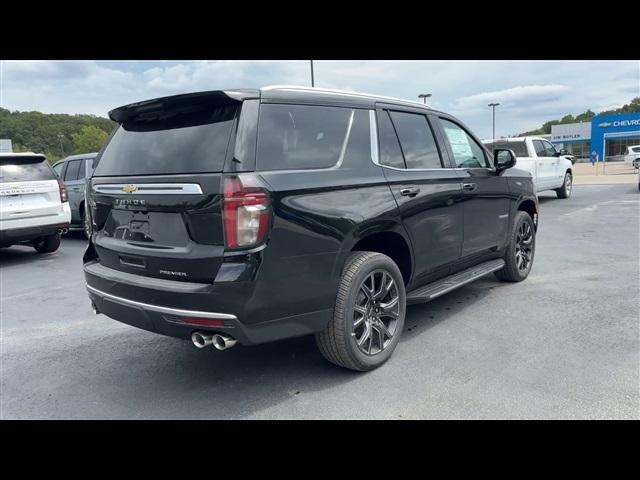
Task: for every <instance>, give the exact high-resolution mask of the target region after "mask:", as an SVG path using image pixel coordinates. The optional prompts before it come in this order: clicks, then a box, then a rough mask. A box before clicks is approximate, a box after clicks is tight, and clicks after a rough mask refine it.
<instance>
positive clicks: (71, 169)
mask: <svg viewBox="0 0 640 480" xmlns="http://www.w3.org/2000/svg"><path fill="white" fill-rule="evenodd" d="M79 169H80V160H73V161H71V162H67V170H66V171H65V173H64V181H65V182H68V181H71V180H77V179H78V170H79Z"/></svg>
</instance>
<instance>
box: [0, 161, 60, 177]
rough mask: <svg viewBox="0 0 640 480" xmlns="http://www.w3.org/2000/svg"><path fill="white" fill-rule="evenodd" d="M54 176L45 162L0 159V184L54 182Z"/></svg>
mask: <svg viewBox="0 0 640 480" xmlns="http://www.w3.org/2000/svg"><path fill="white" fill-rule="evenodd" d="M55 178H56V176H55V174H54V173H53V171H52V170H51V167H50V166H49V164H48V163H47V161H46V160H42V159H40V158H37V159H33V160H32V159H26V158H25V159H22V158H21V159H20V160H15V159H13V160H10V159H2V158H0V182H27V181H36V180H55Z"/></svg>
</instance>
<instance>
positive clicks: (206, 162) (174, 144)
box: [94, 105, 237, 176]
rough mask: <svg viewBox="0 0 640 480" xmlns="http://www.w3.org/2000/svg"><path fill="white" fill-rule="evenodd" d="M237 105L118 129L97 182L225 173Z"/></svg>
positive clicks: (100, 164) (97, 173)
mask: <svg viewBox="0 0 640 480" xmlns="http://www.w3.org/2000/svg"><path fill="white" fill-rule="evenodd" d="M236 110H237V106H236V105H223V106H219V107H215V108H210V109H207V110H206V111H198V112H195V113H184V112H180V113H176V114H171V113H170V112H168V113H166V114H165V115H163V116H162V117H161V118H157V117H152V118H148V119H140V118H136V119H135V120H130V121H125V122H124V123H123V124H122V125H120V126H119V127H118V129H117V130H116V132H115V133H114V135H113V137H111V140H110V141H109V144H108V145H107V147H106V148H105V150H104V152H103V153H102V156H101V158H100V160H99V161H98V165H97V166H96V168H95V171H94V175H95V176H111V175H114V176H115V175H162V174H171V173H208V172H221V171H222V169H223V167H224V160H225V155H226V152H227V146H228V144H229V137H230V136H231V127H232V124H233V119H234V116H235V113H236Z"/></svg>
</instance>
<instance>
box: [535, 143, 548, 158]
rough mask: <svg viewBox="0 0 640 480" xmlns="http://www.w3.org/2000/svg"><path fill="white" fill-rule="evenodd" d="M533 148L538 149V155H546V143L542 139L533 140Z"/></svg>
mask: <svg viewBox="0 0 640 480" xmlns="http://www.w3.org/2000/svg"><path fill="white" fill-rule="evenodd" d="M533 148H534V149H535V151H536V155H537V156H539V157H544V156H545V154H544V145H543V144H542V142H541V141H540V140H533Z"/></svg>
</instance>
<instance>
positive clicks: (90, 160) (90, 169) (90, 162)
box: [85, 158, 95, 177]
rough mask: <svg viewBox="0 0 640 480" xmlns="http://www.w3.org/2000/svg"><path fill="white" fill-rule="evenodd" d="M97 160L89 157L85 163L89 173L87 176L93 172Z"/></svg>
mask: <svg viewBox="0 0 640 480" xmlns="http://www.w3.org/2000/svg"><path fill="white" fill-rule="evenodd" d="M94 160H95V158H88V159H87V163H86V165H85V168H86V169H87V174H86V175H85V177H90V176H91V174H92V173H93V161H94Z"/></svg>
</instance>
